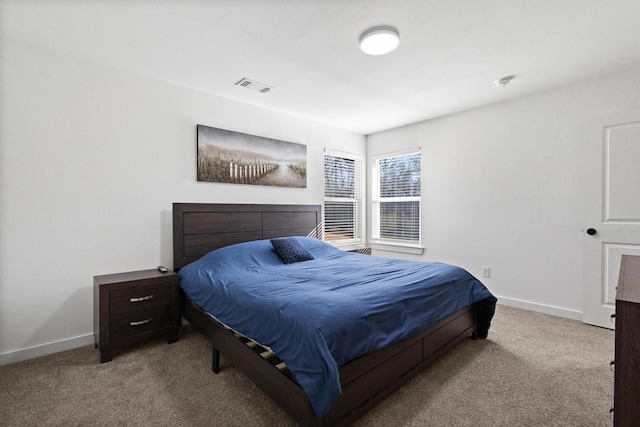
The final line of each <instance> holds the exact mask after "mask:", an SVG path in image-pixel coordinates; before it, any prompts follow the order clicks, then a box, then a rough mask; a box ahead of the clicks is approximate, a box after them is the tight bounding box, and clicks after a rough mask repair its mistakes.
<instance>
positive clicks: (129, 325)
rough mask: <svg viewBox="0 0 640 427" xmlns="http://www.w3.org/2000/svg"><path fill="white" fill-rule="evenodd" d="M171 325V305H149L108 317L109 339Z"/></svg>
mask: <svg viewBox="0 0 640 427" xmlns="http://www.w3.org/2000/svg"><path fill="white" fill-rule="evenodd" d="M164 327H171V306H170V305H166V306H160V307H151V308H148V309H144V310H136V311H132V312H126V313H121V314H112V316H111V318H110V319H109V328H110V330H111V340H112V341H117V340H119V339H122V338H128V337H131V336H134V335H138V334H144V333H145V332H150V331H155V330H157V329H161V328H164Z"/></svg>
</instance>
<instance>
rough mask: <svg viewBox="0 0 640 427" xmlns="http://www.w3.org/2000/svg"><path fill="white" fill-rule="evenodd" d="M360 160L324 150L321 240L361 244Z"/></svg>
mask: <svg viewBox="0 0 640 427" xmlns="http://www.w3.org/2000/svg"><path fill="white" fill-rule="evenodd" d="M361 205H362V160H361V159H360V158H358V157H357V156H354V155H351V154H347V153H339V152H334V151H330V150H325V155H324V240H325V241H327V242H329V243H331V244H334V245H341V244H353V243H360V242H362V230H361V228H362V226H361V223H362V221H361V215H362V209H361Z"/></svg>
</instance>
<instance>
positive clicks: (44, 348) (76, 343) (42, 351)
mask: <svg viewBox="0 0 640 427" xmlns="http://www.w3.org/2000/svg"><path fill="white" fill-rule="evenodd" d="M93 342H94V340H93V334H88V335H81V336H79V337H73V338H68V339H65V340H61V341H56V342H51V343H47V344H42V345H37V346H34V347H29V348H23V349H20V350H15V351H10V352H8V353H2V354H0V366H1V365H8V364H10V363H16V362H21V361H23V360H27V359H33V358H34V357H40V356H46V355H47V354H53V353H58V352H60V351H65V350H71V349H74V348H78V347H83V346H85V345H89V344H93ZM96 351H97V350H96ZM97 357H98V356H97V353H96V360H98V359H97Z"/></svg>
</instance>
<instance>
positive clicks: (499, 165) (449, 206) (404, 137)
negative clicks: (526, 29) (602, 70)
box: [367, 70, 640, 319]
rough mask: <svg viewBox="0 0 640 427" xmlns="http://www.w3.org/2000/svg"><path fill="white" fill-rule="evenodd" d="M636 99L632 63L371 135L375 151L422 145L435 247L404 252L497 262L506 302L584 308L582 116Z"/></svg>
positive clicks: (496, 284) (495, 273)
mask: <svg viewBox="0 0 640 427" xmlns="http://www.w3.org/2000/svg"><path fill="white" fill-rule="evenodd" d="M525 78H526V77H524V76H523V77H522V81H523V83H524V79H525ZM516 84H519V83H518V79H516V80H514V82H513V83H512V85H516ZM496 90H509V87H506V88H504V89H496ZM639 107H640V70H635V71H630V72H627V73H623V74H619V75H615V76H610V77H608V78H603V79H598V80H594V81H589V82H584V83H581V84H576V85H572V86H570V87H566V88H564V89H562V90H556V91H552V92H547V93H542V94H538V95H535V96H529V97H527V98H523V99H520V100H516V101H513V102H505V103H501V104H497V105H493V106H489V107H485V108H480V109H476V110H473V111H468V112H464V113H461V114H456V115H452V116H448V117H444V118H440V119H437V120H430V121H425V122H421V123H417V124H413V125H410V126H406V127H402V128H398V129H393V130H389V131H386V132H381V133H378V134H374V135H370V136H369V137H367V156H368V158H369V159H371V157H372V156H374V155H376V154H380V153H385V152H389V151H394V150H400V149H404V148H413V147H421V148H422V157H423V159H422V167H423V180H422V188H423V196H422V210H423V216H422V230H423V231H422V237H423V243H424V245H425V247H426V250H425V252H424V253H423V255H421V256H420V255H404V257H406V258H410V259H420V260H429V261H443V262H448V263H453V264H458V265H462V266H464V267H465V268H467V269H468V270H469V271H470V272H471V273H472V274H474V275H476V276H477V277H480V275H481V267H482V266H489V267H491V277H490V278H489V279H482V280H483V282H484V283H485V284H486V285H487V286H488V287H489V288H490V289H491V290H492V291H493V292H494V293H495V294H496V295H497V296H498V297H499V298H500V299H501V302H502V303H506V304H510V305H516V306H520V307H524V308H529V309H534V310H538V311H543V312H548V313H552V314H557V315H563V316H567V317H571V318H576V319H581V313H582V275H583V272H582V269H583V264H582V250H583V248H582V240H583V238H584V235H583V233H582V229H583V228H584V227H585V225H586V224H583V192H584V189H583V185H582V179H581V177H582V176H583V174H584V173H586V171H585V170H584V168H583V162H582V155H583V127H584V125H585V124H586V123H588V122H589V120H590V119H591V118H594V117H598V116H605V115H608V114H610V113H613V112H619V111H626V110H631V109H638V108H639ZM594 191H597V189H595V190H594ZM587 196H588V195H587ZM368 222H369V224H370V218H369V221H368ZM376 254H377V255H390V256H398V254H396V253H386V252H382V251H376ZM400 256H402V255H400Z"/></svg>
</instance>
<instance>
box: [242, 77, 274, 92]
mask: <svg viewBox="0 0 640 427" xmlns="http://www.w3.org/2000/svg"><path fill="white" fill-rule="evenodd" d="M236 86H241V87H245V88H247V89H251V90H254V91H256V92H260V93H269V92H271V91H272V90H273V86H267V85H265V84H262V83H258V82H255V81H253V80H249V79H247V78H246V77H243V78H242V79H240V80H239V81H237V82H236Z"/></svg>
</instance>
